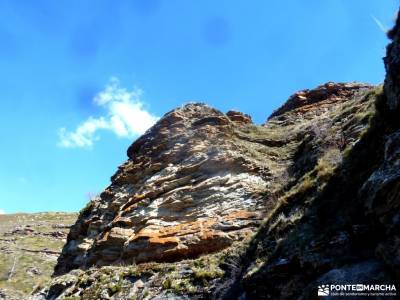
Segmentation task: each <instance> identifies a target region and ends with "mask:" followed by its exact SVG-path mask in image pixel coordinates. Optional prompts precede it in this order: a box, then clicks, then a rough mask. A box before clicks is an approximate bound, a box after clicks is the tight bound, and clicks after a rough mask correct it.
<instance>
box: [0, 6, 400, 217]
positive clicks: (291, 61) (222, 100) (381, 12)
mask: <svg viewBox="0 0 400 300" xmlns="http://www.w3.org/2000/svg"><path fill="white" fill-rule="evenodd" d="M397 7H398V1H393V0H385V1H382V0H374V1H372V0H324V1H321V0H307V1H295V0H269V1H265V0H258V1H256V0H254V1H239V0H237V1H232V0H219V1H215V0H202V1H194V0H168V1H167V0H164V1H163V0H131V1H123V0H120V1H103V0H92V1H80V0H59V1H50V0H47V1H41V0H36V1H31V0H21V1H11V0H10V1H7V0H0V40H1V43H0V91H1V94H0V95H1V96H0V104H1V110H2V111H1V115H0V138H1V147H0V211H1V210H3V211H5V212H7V213H11V212H17V211H26V212H34V211H45V210H46V211H50V210H57V211H61V210H62V211H77V210H79V209H81V208H82V207H83V206H84V204H85V202H87V201H88V195H89V194H95V193H98V192H100V191H101V190H102V189H103V188H105V187H106V186H107V185H108V184H109V178H110V176H111V175H112V174H113V173H114V172H115V170H116V169H117V166H118V165H119V164H120V163H122V162H123V161H124V160H125V159H126V149H127V147H128V146H129V145H130V144H131V143H132V142H133V140H135V138H137V136H138V135H139V134H140V133H141V132H143V130H144V129H145V127H147V126H150V124H152V123H153V122H154V121H155V120H156V119H157V118H158V117H161V116H162V115H163V114H164V113H165V112H167V111H169V110H171V109H172V108H174V107H176V106H180V105H181V104H182V103H185V102H188V101H194V100H197V101H202V102H206V103H208V104H210V105H212V106H214V107H216V108H218V109H220V110H222V111H227V110H229V109H232V108H234V109H238V110H240V111H243V112H246V113H249V114H251V115H252V116H253V120H254V121H255V122H257V123H263V122H264V121H265V120H266V118H267V117H268V115H269V114H270V113H271V112H272V111H273V110H274V109H276V108H277V107H278V106H279V105H281V104H282V103H283V102H284V101H285V100H286V99H287V98H288V97H289V96H290V95H291V94H292V93H293V92H295V91H296V90H299V89H305V88H313V87H315V86H316V85H318V84H321V83H324V82H326V81H363V82H369V83H374V84H378V83H381V82H382V81H383V78H384V68H383V64H382V57H383V56H384V50H385V45H386V44H387V43H388V40H387V38H386V37H385V34H384V30H385V29H387V28H390V27H391V26H392V24H393V18H394V15H395V12H396V10H397Z"/></svg>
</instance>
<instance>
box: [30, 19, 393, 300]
mask: <svg viewBox="0 0 400 300" xmlns="http://www.w3.org/2000/svg"><path fill="white" fill-rule="evenodd" d="M399 26H400V21H399V20H398V21H397V23H396V26H395V28H394V29H393V30H392V31H391V32H390V33H389V36H390V37H391V39H392V43H391V44H390V45H389V46H388V47H387V55H386V58H385V60H384V61H385V67H386V70H387V76H386V78H385V83H384V85H383V86H376V87H374V86H370V85H366V84H358V83H331V82H330V83H326V84H324V85H321V86H318V87H316V88H315V89H312V90H304V91H300V92H297V93H295V94H294V95H293V96H291V97H290V98H289V100H288V101H287V102H286V103H285V104H284V105H283V106H282V107H280V108H278V109H277V110H276V111H275V112H274V113H273V114H272V115H271V116H270V117H269V118H268V121H267V122H266V123H265V124H263V125H262V126H257V125H254V124H252V123H251V118H250V117H249V116H246V115H244V114H242V113H240V112H230V113H229V114H223V113H222V112H220V111H218V110H216V109H213V108H211V107H209V106H206V105H204V104H193V103H191V104H188V105H185V106H182V107H181V108H178V109H176V110H173V111H170V112H169V113H167V114H166V115H165V116H164V117H163V118H161V119H160V120H159V121H158V122H157V123H156V124H155V125H154V126H153V127H152V128H151V129H149V130H148V131H147V132H146V133H145V134H144V135H143V136H142V137H140V138H139V139H138V140H136V141H135V142H134V143H133V144H132V145H131V146H130V147H129V149H128V151H127V154H128V160H127V161H126V162H125V163H123V164H122V165H121V166H120V167H119V168H118V171H117V172H116V173H115V174H114V175H113V176H112V183H111V185H110V186H109V187H108V188H106V189H105V191H104V192H103V193H101V194H100V195H99V197H98V198H96V199H93V200H92V201H91V202H90V203H89V204H88V206H87V207H86V208H85V209H83V210H82V211H81V213H80V215H79V217H78V220H77V222H76V224H75V225H74V226H72V228H71V231H70V233H69V235H68V240H67V243H66V244H65V246H64V249H63V252H62V254H61V256H60V257H59V259H58V264H57V266H56V268H55V273H54V279H53V280H52V281H51V282H50V283H49V285H47V286H45V287H44V288H43V289H40V290H39V291H37V293H36V294H35V295H34V296H33V299H68V297H69V298H71V297H76V298H83V299H93V298H96V299H97V298H99V299H110V298H111V299H313V298H316V295H317V294H316V287H317V286H318V285H320V284H326V283H330V282H335V283H338V284H340V283H343V284H344V283H348V282H353V283H370V284H374V283H379V282H390V283H395V282H399V281H400V274H399V271H398V270H400V268H399V261H400V260H399V258H400V254H399V252H398V249H399V241H400V237H399V232H400V230H399V228H400V227H399V226H400V223H399V220H400V213H399V209H400V194H399V191H400V188H399V187H400V173H399V172H398V170H399V168H398V166H399V162H400V151H398V148H399V147H398V146H399V145H400V133H399V132H400V124H399V121H398V118H397V115H398V113H399V111H400V104H399V103H400V100H399V99H400V92H399V91H400V75H399V74H400V73H399V70H400V69H399V68H398V67H399V61H400V59H399V57H400V35H399Z"/></svg>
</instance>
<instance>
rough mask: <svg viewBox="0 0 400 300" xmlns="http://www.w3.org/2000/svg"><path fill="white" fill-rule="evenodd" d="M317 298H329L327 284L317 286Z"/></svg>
mask: <svg viewBox="0 0 400 300" xmlns="http://www.w3.org/2000/svg"><path fill="white" fill-rule="evenodd" d="M318 296H329V285H328V284H322V285H319V286H318Z"/></svg>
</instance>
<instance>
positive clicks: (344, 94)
mask: <svg viewBox="0 0 400 300" xmlns="http://www.w3.org/2000/svg"><path fill="white" fill-rule="evenodd" d="M364 88H371V86H370V85H368V84H360V83H334V82H328V83H325V84H323V85H320V86H318V87H317V88H315V89H313V90H302V91H299V92H297V93H295V94H294V95H292V96H291V97H290V98H289V100H288V101H286V102H285V104H283V105H282V106H281V107H280V108H278V109H277V110H275V111H274V112H273V113H272V114H271V116H270V117H269V118H270V119H271V118H273V117H277V116H279V115H282V114H284V113H285V112H287V111H292V110H298V111H300V112H301V111H302V110H308V109H309V108H310V107H312V109H315V107H316V106H318V103H319V104H322V105H324V106H329V105H330V104H331V103H334V102H340V101H346V100H347V99H349V98H351V97H352V95H353V94H354V92H355V91H358V90H360V89H364Z"/></svg>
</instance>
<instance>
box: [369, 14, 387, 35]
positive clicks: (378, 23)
mask: <svg viewBox="0 0 400 300" xmlns="http://www.w3.org/2000/svg"><path fill="white" fill-rule="evenodd" d="M371 18H372V20H374V22H375V24H376V25H377V26H378V28H379V29H380V30H381V31H382V32H384V33H386V32H387V28H386V27H385V26H384V25H383V23H382V22H381V21H380V20H379V19H378V18H377V17H375V16H374V15H371Z"/></svg>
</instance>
